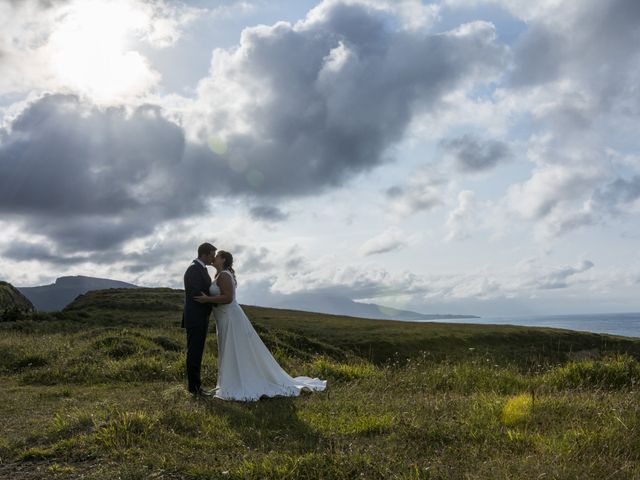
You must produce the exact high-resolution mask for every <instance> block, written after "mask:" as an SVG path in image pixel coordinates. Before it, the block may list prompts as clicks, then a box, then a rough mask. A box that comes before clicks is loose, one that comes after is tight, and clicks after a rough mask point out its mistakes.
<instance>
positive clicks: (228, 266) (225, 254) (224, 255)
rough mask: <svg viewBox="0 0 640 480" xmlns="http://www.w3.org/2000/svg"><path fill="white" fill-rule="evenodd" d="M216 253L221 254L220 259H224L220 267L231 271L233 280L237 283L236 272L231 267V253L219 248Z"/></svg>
mask: <svg viewBox="0 0 640 480" xmlns="http://www.w3.org/2000/svg"><path fill="white" fill-rule="evenodd" d="M218 255H219V256H221V257H222V259H223V260H224V265H223V266H222V269H223V270H228V271H230V272H231V275H233V281H234V283H235V284H236V285H237V284H238V281H237V280H236V272H235V270H234V269H233V255H231V254H230V253H229V252H226V251H224V250H219V251H218Z"/></svg>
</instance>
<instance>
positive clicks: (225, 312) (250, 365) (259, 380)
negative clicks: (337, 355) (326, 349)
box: [209, 270, 327, 401]
mask: <svg viewBox="0 0 640 480" xmlns="http://www.w3.org/2000/svg"><path fill="white" fill-rule="evenodd" d="M224 274H226V275H232V274H231V272H228V271H226V270H223V271H221V272H220V275H224ZM232 284H233V285H234V287H233V300H232V301H231V303H228V304H220V305H218V306H217V307H215V308H214V309H213V313H214V316H215V319H216V330H217V333H218V382H217V385H216V393H215V397H216V398H220V399H223V400H243V401H255V400H258V399H259V398H260V397H262V396H267V397H274V396H276V395H282V396H287V397H290V396H298V395H300V392H301V391H303V390H308V391H322V390H324V389H325V388H326V386H327V382H326V380H320V379H319V378H310V377H295V378H293V377H291V376H290V375H289V374H288V373H287V372H285V371H284V370H283V369H282V367H280V365H279V364H278V362H277V361H276V359H275V358H273V355H272V354H271V352H270V351H269V349H268V348H267V347H266V346H265V344H264V343H263V342H262V339H261V338H260V337H259V336H258V334H257V333H256V331H255V329H254V328H253V325H251V322H250V321H249V318H248V317H247V316H246V314H245V313H244V311H243V310H242V307H240V305H239V304H238V302H237V301H236V292H235V281H234V280H232ZM209 293H210V294H211V295H219V294H220V290H219V288H218V286H217V285H216V284H215V283H213V284H212V285H211V290H210V292H209Z"/></svg>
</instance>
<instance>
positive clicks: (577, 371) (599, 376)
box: [545, 355, 640, 390]
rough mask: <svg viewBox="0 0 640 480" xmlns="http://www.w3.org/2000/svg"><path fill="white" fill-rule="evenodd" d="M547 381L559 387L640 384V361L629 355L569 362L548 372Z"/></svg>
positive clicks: (616, 387) (615, 387) (613, 387)
mask: <svg viewBox="0 0 640 480" xmlns="http://www.w3.org/2000/svg"><path fill="white" fill-rule="evenodd" d="M545 383H549V384H550V385H553V386H555V387H558V388H563V387H569V388H589V387H598V388H603V389H608V390H613V389H622V388H630V387H633V386H634V385H638V384H640V363H638V361H637V360H636V359H635V358H633V357H631V356H629V355H618V356H615V357H612V358H605V359H602V360H583V361H577V362H569V363H567V364H566V365H563V366H561V367H558V368H556V369H554V370H551V371H550V372H549V373H547V374H546V376H545Z"/></svg>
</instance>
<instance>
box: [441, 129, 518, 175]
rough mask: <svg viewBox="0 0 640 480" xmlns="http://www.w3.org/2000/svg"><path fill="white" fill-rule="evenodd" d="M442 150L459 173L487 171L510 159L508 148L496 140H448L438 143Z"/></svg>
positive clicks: (472, 138)
mask: <svg viewBox="0 0 640 480" xmlns="http://www.w3.org/2000/svg"><path fill="white" fill-rule="evenodd" d="M439 145H440V148H442V149H443V150H444V151H445V152H446V154H447V155H448V156H450V157H451V158H452V159H453V162H454V164H455V166H456V168H457V169H458V170H459V171H461V172H469V173H473V172H481V171H485V170H489V169H491V168H493V167H495V166H496V165H498V164H499V163H502V162H505V161H506V160H508V159H509V158H510V157H511V151H510V149H509V146H508V145H507V144H506V143H504V142H500V141H498V140H483V139H480V138H478V137H476V136H474V135H470V134H465V135H463V136H461V137H455V138H448V139H443V140H441V141H440V144H439Z"/></svg>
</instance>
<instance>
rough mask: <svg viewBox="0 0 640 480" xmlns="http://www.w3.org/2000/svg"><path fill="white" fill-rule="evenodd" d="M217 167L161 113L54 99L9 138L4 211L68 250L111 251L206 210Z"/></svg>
mask: <svg viewBox="0 0 640 480" xmlns="http://www.w3.org/2000/svg"><path fill="white" fill-rule="evenodd" d="M215 162H216V157H215V155H213V154H212V153H211V152H210V151H208V150H206V151H204V152H203V149H202V148H199V147H195V146H187V145H186V143H185V139H184V133H183V131H182V129H181V128H180V127H178V126H177V125H175V124H173V123H171V122H169V121H168V120H166V119H165V118H163V117H162V114H161V112H160V110H159V109H158V108H157V107H153V106H143V107H140V108H137V109H136V110H134V111H133V112H131V113H127V112H126V111H125V110H124V109H123V108H107V109H98V108H96V107H94V106H91V105H87V104H84V103H83V102H82V101H80V100H79V99H78V98H77V97H74V96H62V95H50V96H45V97H43V98H42V99H40V100H38V101H36V102H34V103H33V104H31V105H30V106H29V107H27V108H26V109H25V110H24V111H23V112H22V113H21V114H20V115H19V116H18V117H17V118H16V119H15V120H14V121H13V122H12V124H11V128H10V130H9V131H4V132H2V143H1V144H0V212H1V213H2V214H3V215H4V216H5V217H6V218H10V219H14V220H17V221H18V222H20V223H21V224H22V226H23V227H24V228H25V229H26V230H27V231H28V232H33V233H38V234H44V235H46V236H47V237H48V238H50V239H51V240H53V241H54V242H57V243H59V244H60V245H62V246H63V247H64V248H65V249H67V250H69V251H75V250H103V249H107V248H110V247H112V246H114V245H117V244H119V243H121V242H123V241H124V240H127V239H129V238H133V237H136V236H140V235H144V234H148V233H150V232H151V231H152V230H153V228H154V227H155V226H156V225H157V224H158V223H160V222H162V221H163V220H167V219H172V218H178V217H182V216H186V215H190V214H194V213H197V212H198V209H202V208H203V203H202V202H203V200H204V198H205V197H206V196H207V194H208V188H207V186H206V184H205V180H206V179H203V178H202V175H201V174H199V172H200V170H203V169H204V170H210V171H213V169H214V168H215ZM207 178H208V177H207ZM209 188H210V187H209Z"/></svg>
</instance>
